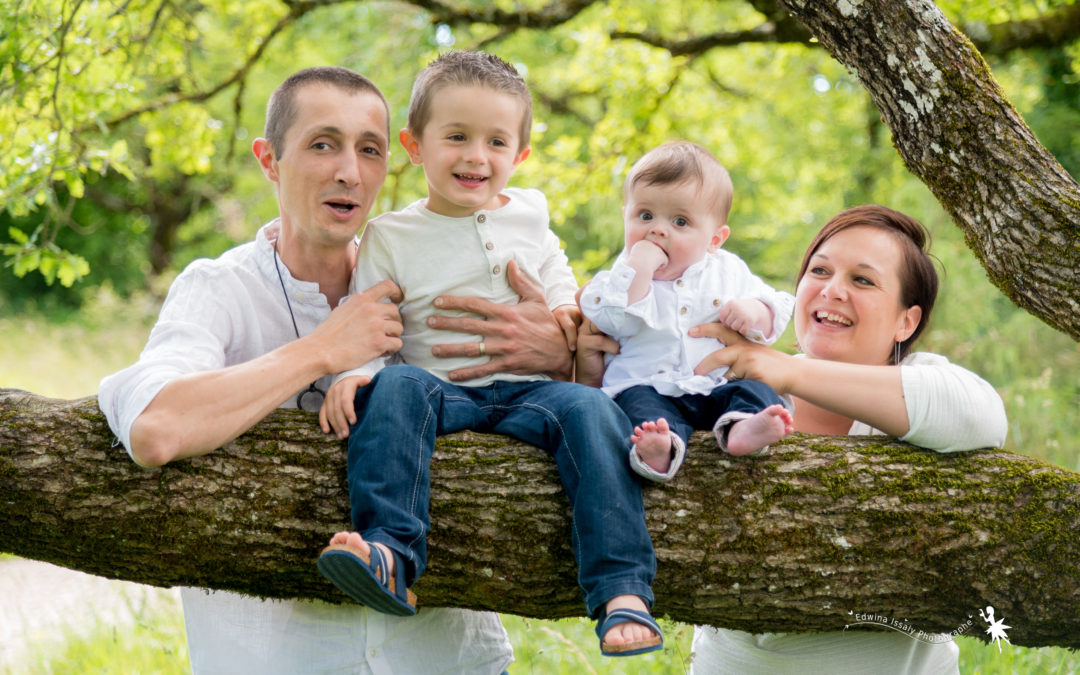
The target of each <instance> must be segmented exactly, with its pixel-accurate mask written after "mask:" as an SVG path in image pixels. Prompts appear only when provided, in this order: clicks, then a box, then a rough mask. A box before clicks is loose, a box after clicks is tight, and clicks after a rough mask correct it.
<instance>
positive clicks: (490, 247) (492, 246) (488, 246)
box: [484, 241, 495, 251]
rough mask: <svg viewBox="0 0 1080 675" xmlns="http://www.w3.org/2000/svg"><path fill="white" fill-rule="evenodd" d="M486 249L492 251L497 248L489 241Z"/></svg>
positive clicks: (485, 245) (485, 246)
mask: <svg viewBox="0 0 1080 675" xmlns="http://www.w3.org/2000/svg"><path fill="white" fill-rule="evenodd" d="M484 248H486V249H487V250H489V251H490V250H491V249H493V248H495V244H494V243H492V242H490V241H489V242H487V243H486V244H484Z"/></svg>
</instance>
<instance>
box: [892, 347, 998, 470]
mask: <svg viewBox="0 0 1080 675" xmlns="http://www.w3.org/2000/svg"><path fill="white" fill-rule="evenodd" d="M900 371H901V373H902V376H903V381H904V397H905V401H906V402H907V410H908V417H909V418H910V420H911V429H910V430H909V431H908V433H907V434H906V435H905V436H903V437H902V440H905V441H907V442H909V443H913V444H915V445H918V446H921V447H924V448H932V449H934V450H937V451H938V452H955V451H958V450H973V449H975V448H1000V447H1001V446H1002V445H1004V443H1005V438H1006V436H1007V435H1008V432H1009V423H1008V418H1007V417H1006V415H1005V404H1004V403H1003V402H1002V400H1001V396H1000V395H998V393H997V391H996V390H995V389H994V387H993V386H992V385H991V384H990V383H989V382H987V381H986V380H984V379H983V378H981V377H979V376H978V375H976V374H975V373H973V372H971V371H970V370H967V369H966V368H963V367H961V366H958V365H956V364H955V363H950V362H949V360H948V359H946V358H945V357H944V356H940V355H938V354H929V353H927V352H916V353H915V354H912V355H911V356H909V357H908V358H907V359H905V360H904V364H903V365H902V366H901V367H900Z"/></svg>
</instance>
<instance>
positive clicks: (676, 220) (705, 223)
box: [623, 180, 728, 281]
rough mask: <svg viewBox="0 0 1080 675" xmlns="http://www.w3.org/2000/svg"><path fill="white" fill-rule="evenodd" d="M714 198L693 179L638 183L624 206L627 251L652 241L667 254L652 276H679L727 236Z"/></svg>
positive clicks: (673, 277)
mask: <svg viewBox="0 0 1080 675" xmlns="http://www.w3.org/2000/svg"><path fill="white" fill-rule="evenodd" d="M713 201H714V200H712V199H709V198H708V195H705V194H702V190H701V187H700V185H699V184H698V183H697V182H696V181H693V180H686V181H682V182H681V183H671V184H666V185H660V184H657V185H645V184H643V183H638V184H637V185H635V186H634V187H633V188H631V189H630V191H629V193H628V194H627V195H626V203H625V204H624V205H623V226H624V230H625V234H626V250H628V251H629V250H630V249H631V248H632V247H633V246H634V244H636V243H638V242H639V241H641V240H642V239H645V240H647V241H651V242H652V243H654V244H656V245H657V246H659V247H660V249H661V250H663V251H664V253H665V254H666V255H667V257H668V262H667V264H666V265H662V266H660V268H659V269H657V270H656V273H655V274H654V275H653V279H656V280H661V281H664V280H671V279H678V278H679V277H681V276H682V275H683V272H685V271H686V268H688V267H690V266H691V265H693V264H694V263H696V262H697V261H699V260H701V259H702V258H704V257H705V254H706V253H707V252H708V251H710V250H714V249H716V248H719V247H720V246H721V245H722V244H723V243H724V240H725V239H727V235H728V227H727V224H726V223H724V222H723V221H722V220H721V219H720V217H719V215H718V214H716V213H715V212H714V211H713Z"/></svg>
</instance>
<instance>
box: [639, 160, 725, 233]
mask: <svg viewBox="0 0 1080 675" xmlns="http://www.w3.org/2000/svg"><path fill="white" fill-rule="evenodd" d="M687 180H693V181H694V182H696V183H697V184H698V186H699V188H700V190H701V192H702V196H703V197H711V198H712V200H713V203H714V208H715V209H716V212H717V213H718V214H719V215H720V216H721V222H723V223H725V224H726V223H727V219H728V216H729V215H730V214H731V199H732V195H733V193H734V188H733V187H732V185H731V176H729V175H728V172H727V169H725V168H724V165H723V164H721V163H720V160H718V159H716V157H714V156H713V154H712V153H711V152H709V151H708V150H706V149H705V148H703V147H701V146H700V145H698V144H697V143H691V142H689V141H671V142H669V143H664V144H663V145H661V146H659V147H657V148H654V149H652V150H650V151H649V152H647V153H645V155H644V156H643V157H642V158H641V159H639V160H638V161H637V162H635V163H634V166H633V167H631V168H630V174H629V175H628V176H627V177H626V183H625V184H624V185H623V198H624V199H625V198H626V195H628V194H629V193H630V190H632V189H634V187H635V186H637V185H638V184H639V183H643V184H645V185H671V184H674V183H682V182H683V181H687Z"/></svg>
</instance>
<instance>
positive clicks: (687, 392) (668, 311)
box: [580, 142, 794, 481]
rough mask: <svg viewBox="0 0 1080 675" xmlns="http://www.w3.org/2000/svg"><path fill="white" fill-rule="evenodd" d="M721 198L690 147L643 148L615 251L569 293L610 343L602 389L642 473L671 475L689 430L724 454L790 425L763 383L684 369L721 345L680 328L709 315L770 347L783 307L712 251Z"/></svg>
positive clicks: (757, 447) (700, 155)
mask: <svg viewBox="0 0 1080 675" xmlns="http://www.w3.org/2000/svg"><path fill="white" fill-rule="evenodd" d="M731 198H732V185H731V178H730V177H729V176H728V173H727V171H726V170H725V169H724V167H723V166H722V165H721V164H720V162H719V161H717V160H716V158H715V157H713V156H712V155H711V154H710V153H709V152H708V151H707V150H705V149H704V148H702V147H701V146H699V145H696V144H694V143H689V142H673V143H666V144H664V145H661V146H660V147H658V148H655V149H654V150H652V151H650V152H649V153H647V154H646V155H645V156H644V157H642V158H641V159H640V160H638V162H637V163H636V164H634V166H633V168H631V170H630V175H629V176H627V179H626V183H625V185H624V188H623V223H624V226H625V248H624V250H623V251H622V253H621V254H620V255H619V257H618V259H617V260H616V261H615V264H614V265H613V266H612V269H611V270H610V271H605V272H600V273H599V274H597V275H596V277H595V278H594V279H593V280H592V281H591V282H589V283H588V284H587V285H586V286H585V288H584V289H583V290H582V293H581V296H580V303H581V310H582V312H583V313H584V314H585V316H586V317H587V318H589V319H590V320H591V321H592V322H593V323H594V324H596V326H597V328H599V329H600V330H601V331H603V332H604V333H607V334H608V335H610V336H611V337H613V338H614V339H616V340H617V341H618V342H619V347H620V351H619V353H618V354H616V355H614V356H613V357H610V358H609V361H608V364H607V370H606V371H605V373H604V380H603V389H604V391H605V393H607V394H608V395H610V396H612V397H614V399H615V402H616V403H618V404H619V406H620V407H621V408H622V409H623V411H625V412H626V414H627V416H628V417H629V418H630V421H631V423H632V424H634V425H635V427H634V433H633V435H632V436H631V441H632V442H633V447H632V448H631V451H630V463H631V466H633V468H634V470H635V471H636V472H638V473H639V474H641V475H642V476H644V477H646V478H648V479H650V480H655V481H667V480H670V479H671V478H672V477H674V475H675V473H676V472H677V471H678V469H679V466H680V465H681V464H682V461H683V458H684V457H685V455H686V441H687V439H688V438H689V436H690V434H691V433H692V432H693V431H694V430H695V429H712V430H713V432H714V433H715V435H716V440H717V443H718V444H719V446H720V448H721V449H723V450H726V451H727V452H729V453H730V454H732V455H746V454H750V453H754V452H758V451H761V450H763V449H764V448H765V447H766V446H768V445H769V444H770V443H773V442H775V441H777V440H780V439H781V438H783V437H784V436H786V435H787V434H789V433H791V431H792V417H791V413H790V412H789V411H788V410H787V409H786V408H785V407H784V405H783V401H782V400H781V399H780V397H779V396H778V395H777V394H776V392H774V391H773V390H772V388H771V387H769V386H768V385H765V384H763V383H761V382H757V381H754V380H738V381H732V380H730V379H726V378H725V377H724V375H725V373H726V370H727V369H726V368H725V369H717V370H715V371H713V372H711V373H709V374H707V375H695V374H694V367H695V366H696V365H697V364H698V363H699V362H700V361H701V360H702V358H704V357H705V356H706V355H707V354H709V353H711V352H713V351H715V350H716V349H719V348H720V347H721V346H722V345H719V344H718V343H717V342H716V340H713V339H707V338H693V337H690V336H689V334H688V331H689V329H690V328H692V327H693V326H697V325H700V324H702V323H708V322H711V321H721V322H723V323H724V324H726V325H727V326H728V327H730V328H731V329H733V330H736V331H738V332H739V333H741V334H742V335H744V336H746V337H747V338H749V339H751V340H754V341H756V342H760V343H763V344H771V343H772V342H775V341H776V338H777V337H779V335H780V334H781V333H782V332H783V330H784V327H785V326H786V325H787V322H788V319H789V318H790V317H791V312H792V309H793V306H794V298H792V296H791V295H790V294H788V293H783V292H780V291H776V290H774V289H773V288H771V287H769V286H768V285H767V284H765V283H764V282H763V281H761V280H760V279H759V278H758V277H756V276H755V275H754V274H753V273H751V272H750V269H749V268H748V267H747V266H746V263H744V262H743V261H742V260H741V259H739V258H738V257H737V256H736V255H734V254H733V253H729V252H727V251H724V250H721V249H720V247H721V246H722V245H723V243H724V241H725V240H726V239H727V237H728V235H729V234H730V232H731V230H730V228H729V227H728V225H727V217H728V213H729V212H730V211H731Z"/></svg>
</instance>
